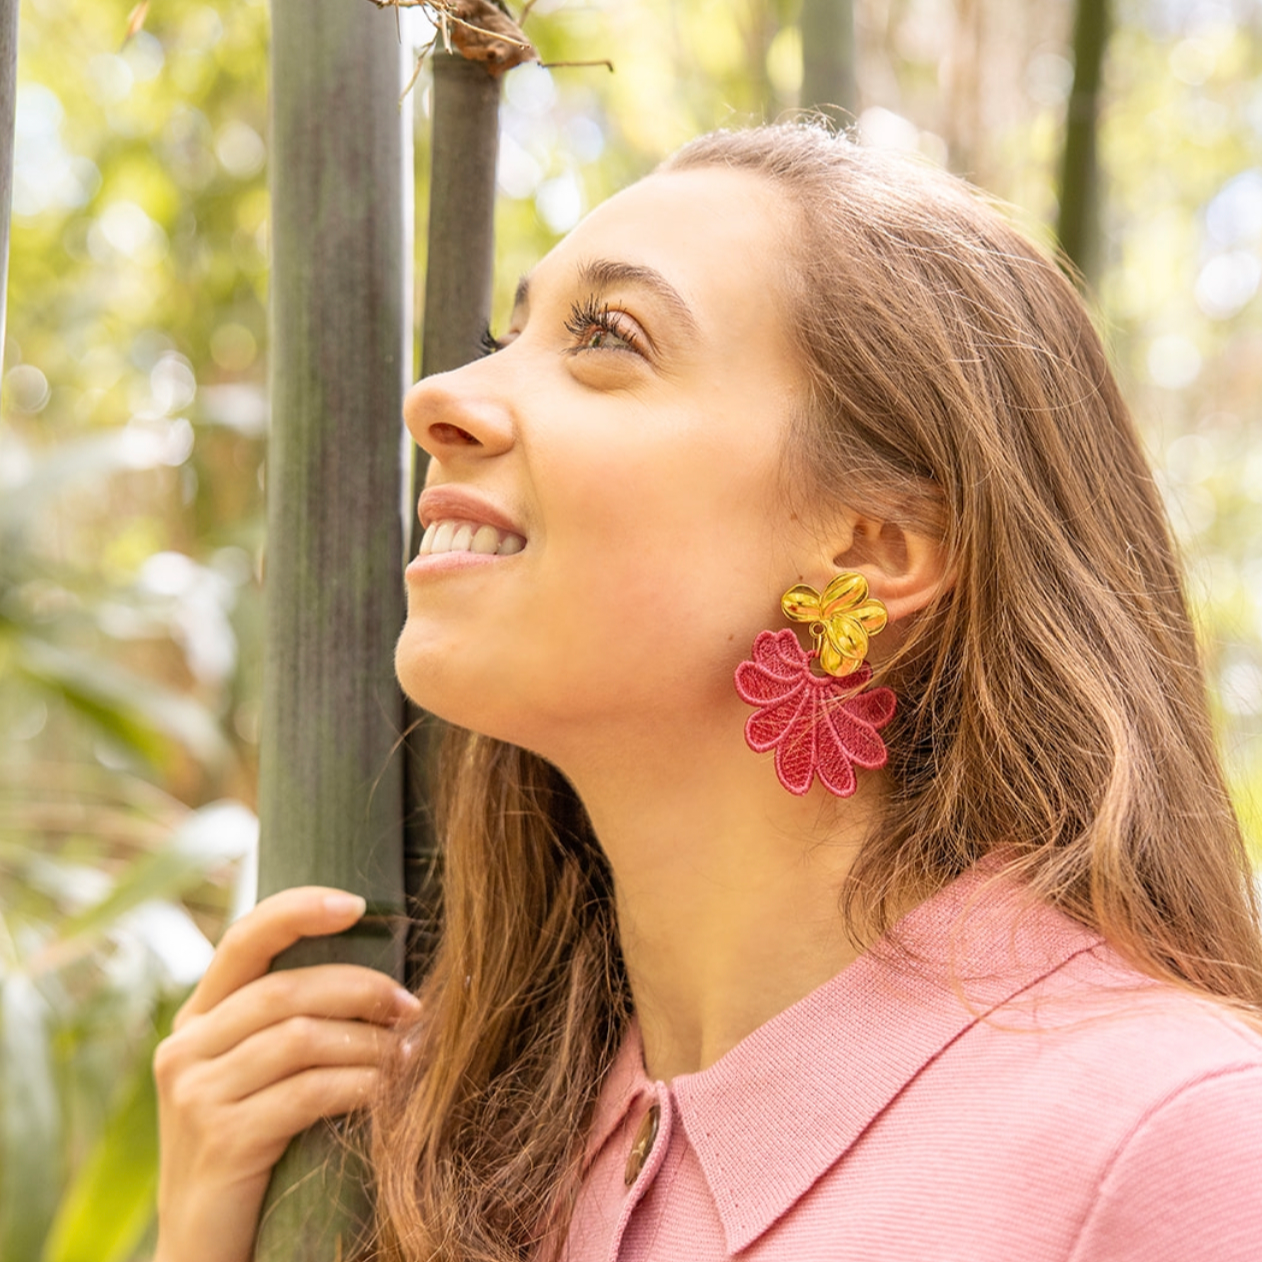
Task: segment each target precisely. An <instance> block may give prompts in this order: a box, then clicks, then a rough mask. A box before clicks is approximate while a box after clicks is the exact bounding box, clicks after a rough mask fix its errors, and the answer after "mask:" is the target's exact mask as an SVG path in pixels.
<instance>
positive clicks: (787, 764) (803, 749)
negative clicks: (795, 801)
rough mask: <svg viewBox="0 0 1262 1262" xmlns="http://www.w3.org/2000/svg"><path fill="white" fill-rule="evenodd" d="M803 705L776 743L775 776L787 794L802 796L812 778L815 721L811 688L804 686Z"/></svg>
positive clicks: (814, 759)
mask: <svg viewBox="0 0 1262 1262" xmlns="http://www.w3.org/2000/svg"><path fill="white" fill-rule="evenodd" d="M804 692H805V693H806V695H805V696H804V697H803V704H802V706H801V707H800V708H799V710H798V712H797V714H796V715H795V716H794V718H793V722H792V723H790V724H789V727H788V730H787V731H786V732H785V733H784V734H783V736H781V738H780V741H779V742H778V743H777V745H776V775H777V776H778V777H779V779H780V783H781V784H782V785H784V787H785V788H786V789H788V790H789V792H790V793H793V794H796V795H797V796H798V797H802V796H803V795H804V794H805V793H806V791H807V790H808V789H809V788H810V787H811V781H812V780H813V779H814V778H815V768H816V757H815V737H816V732H817V731H818V727H817V724H816V723H815V710H816V705H815V704H814V702H815V699H816V694H815V692H814V690H813V689H805V690H804Z"/></svg>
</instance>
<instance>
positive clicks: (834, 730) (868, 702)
mask: <svg viewBox="0 0 1262 1262" xmlns="http://www.w3.org/2000/svg"><path fill="white" fill-rule="evenodd" d="M780 607H781V608H782V609H783V610H784V613H785V615H786V617H788V618H791V619H792V620H793V621H794V622H805V623H808V624H809V628H810V633H811V637H812V638H813V639H814V641H815V648H814V649H813V650H812V651H811V652H810V653H806V652H804V651H803V650H802V647H801V645H800V644H798V639H797V636H796V635H795V634H794V633H793V631H792V630H789V629H786V630H783V631H761V632H759V634H758V637H757V638H756V639H755V640H754V647H753V650H752V652H751V654H750V660H746V661H743V662H741V664H740V665H739V666H738V667H737V668H736V691H737V693H738V694H739V696H740V698H741V700H742V701H745V702H746V703H748V704H749V705H752V706H757V707H758V709H757V710H756V712H755V713H753V714H751V715H750V716H749V719H748V720H747V721H746V723H745V741H746V743H747V744H748V745H749V747H750V749H752V750H754V751H755V752H756V753H760V754H761V753H766V752H767V750H769V749H774V750H775V751H776V776H777V778H778V779H779V781H780V783H781V784H782V785H784V787H785V788H786V789H788V791H789V792H790V793H793V794H796V795H797V796H799V797H800V796H802V795H803V794H805V793H806V791H807V790H808V789H809V788H810V787H811V782H812V781H813V780H814V779H815V777H816V776H818V777H819V780H820V783H821V784H823V786H824V788H826V789H827V790H828V792H829V793H832V794H834V795H835V796H837V797H849V796H850V795H851V794H852V793H854V791H855V789H856V788H857V780H856V778H855V770H854V769H855V767H856V766H858V767H867V768H870V769H872V768H876V767H883V766H885V763H886V761H887V759H888V757H889V753H888V751H887V750H886V748H885V742H884V741H883V740H882V739H881V737H880V735H879V734H878V732H879V729H880V728H882V727H884V726H885V724H887V723H888V722H889V721H890V719H891V718H892V717H893V715H894V707H895V699H894V694H893V692H891V691H890V690H889V689H888V688H873V689H871V690H870V691H866V692H865V691H864V689H865V688H866V686H867V684H868V682H869V681H870V680H871V678H872V668H871V667H870V666H868V665H867V663H866V661H865V659H866V657H867V655H868V639H869V637H870V636H873V635H876V634H877V633H878V632H880V631H882V630H883V629H884V628H885V624H886V622H887V621H888V614H887V612H886V609H885V606H884V605H883V604H882V603H881V602H880V601H879V600H877V599H876V598H875V597H872V596H870V595H869V594H868V581H867V579H866V578H864V577H863V575H862V574H858V573H856V572H854V571H853V570H847V571H845V572H844V573H841V574H838V575H837V577H836V578H834V579H833V580H832V581H831V582H830V583H829V584H828V586H827V587H825V588H824V591H823V593H822V594H821V593H820V592H817V591H816V590H815V588H813V587H809V586H807V585H806V584H805V583H799V584H798V585H797V586H795V587H791V588H789V590H788V591H787V592H785V594H784V595H783V596H782V597H781V598H780ZM813 662H818V663H819V666H820V669H821V670H822V671H823V672H824V674H822V675H817V674H816V673H815V672H814V671H813V670H812V669H811V664H812V663H813Z"/></svg>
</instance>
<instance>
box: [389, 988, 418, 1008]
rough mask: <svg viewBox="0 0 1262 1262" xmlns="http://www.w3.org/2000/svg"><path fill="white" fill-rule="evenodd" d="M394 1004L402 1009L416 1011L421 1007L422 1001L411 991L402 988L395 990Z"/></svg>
mask: <svg viewBox="0 0 1262 1262" xmlns="http://www.w3.org/2000/svg"><path fill="white" fill-rule="evenodd" d="M394 1002H395V1003H396V1004H398V1006H399V1007H400V1008H411V1009H415V1008H419V1007H420V1006H421V1001H420V1000H419V999H418V998H417V997H416V996H415V995H414V994H413V993H412V992H411V991H410V990H405V989H404V988H403V987H402V986H396V987H395V988H394Z"/></svg>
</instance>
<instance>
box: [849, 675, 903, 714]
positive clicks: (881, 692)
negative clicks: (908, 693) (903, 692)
mask: <svg viewBox="0 0 1262 1262" xmlns="http://www.w3.org/2000/svg"><path fill="white" fill-rule="evenodd" d="M854 678H855V677H854V676H851V679H852V680H853V679H854ZM895 704H896V702H895V700H894V694H893V693H892V692H891V691H890V690H889V689H888V688H873V689H872V690H871V691H870V692H861V693H860V694H859V695H858V696H857V697H851V698H850V700H849V701H847V702H846V712H847V713H848V714H850V715H852V716H853V717H854V718H856V719H858V720H859V721H860V722H862V723H870V724H871V725H872V726H873V727H884V726H885V725H886V724H887V723H888V722H889V721H890V719H892V718H893V717H894V707H895Z"/></svg>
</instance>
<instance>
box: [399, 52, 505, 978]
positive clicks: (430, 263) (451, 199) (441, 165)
mask: <svg viewBox="0 0 1262 1262" xmlns="http://www.w3.org/2000/svg"><path fill="white" fill-rule="evenodd" d="M433 69H434V95H433V102H434V104H433V139H432V143H431V156H430V185H429V189H430V191H429V235H428V246H427V254H426V257H427V263H426V268H425V317H424V330H423V334H422V338H421V346H422V350H421V375H422V376H423V377H427V376H429V375H431V374H432V373H439V372H448V371H450V370H451V369H453V368H459V367H461V365H463V364H467V363H469V361H470V360H473V359H476V358H477V357H478V356H479V355H480V354H481V353H482V349H483V347H482V339H483V336H484V335H485V333H486V330H487V326H488V324H489V322H490V318H491V282H492V272H493V267H494V261H495V164H496V157H497V154H498V150H499V101H500V82H499V80H498V79H495V78H492V77H491V76H490V75H489V74H487V72H486V70H485V69H484V68H483V67H482V66H481V65H479V64H478V63H476V62H471V61H466V60H465V59H464V58H463V57H460V56H459V55H457V54H454V53H437V54H436V55H435V56H434V66H433ZM414 478H415V483H416V485H417V486H419V485H420V484H421V483H422V482H423V481H424V478H425V453H424V452H421V451H418V453H417V461H416V466H415V470H414ZM412 532H413V533H412V542H411V552H412V554H415V552H416V550H417V548H418V547H419V546H420V522H419V521H418V520H417V519H416V518H415V517H413V519H412ZM409 718H410V720H411V723H410V724H409V726H412V727H413V728H414V732H413V735H412V737H411V738H410V740H409V749H408V761H407V779H406V784H405V793H406V800H407V811H406V819H407V831H406V836H405V843H404V844H405V855H406V860H405V871H406V879H407V888H408V898H409V905H410V906H411V908H412V910H413V915H414V922H413V923H414V926H415V929H416V932H415V934H414V937H413V940H412V942H411V949H410V951H409V972H410V978H411V980H412V981H414V982H415V981H416V980H418V979H419V977H420V976H421V975H422V974H423V972H424V970H425V966H426V963H427V961H428V959H429V957H430V955H431V953H432V951H433V947H434V944H435V940H436V935H437V891H436V882H435V875H436V866H437V859H436V854H435V843H434V837H433V830H432V827H431V822H430V814H429V811H428V806H427V804H428V803H429V801H430V800H431V796H432V793H431V789H432V785H431V783H430V768H431V762H432V759H431V752H432V746H433V743H434V740H435V736H436V728H437V725H436V724H434V723H433V722H431V721H429V720H428V719H426V717H425V716H424V715H423V714H422V713H421V712H420V711H419V710H417V709H415V708H414V707H413V708H411V710H410V714H409Z"/></svg>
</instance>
